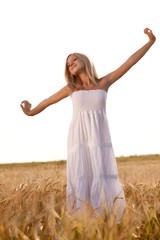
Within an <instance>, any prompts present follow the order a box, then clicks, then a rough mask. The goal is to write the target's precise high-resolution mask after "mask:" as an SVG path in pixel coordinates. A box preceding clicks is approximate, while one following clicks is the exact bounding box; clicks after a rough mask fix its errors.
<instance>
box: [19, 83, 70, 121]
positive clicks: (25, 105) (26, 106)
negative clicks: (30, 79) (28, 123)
mask: <svg viewBox="0 0 160 240" xmlns="http://www.w3.org/2000/svg"><path fill="white" fill-rule="evenodd" d="M69 95H70V89H69V87H68V86H65V87H64V88H62V89H61V90H60V91H58V92H57V93H55V94H53V95H52V96H50V97H49V98H47V99H45V100H43V101H42V102H41V103H39V104H38V105H37V106H36V107H35V108H33V109H31V107H32V105H31V104H30V103H29V102H28V101H26V100H25V101H22V102H21V105H20V106H21V108H22V110H23V112H24V113H25V114H26V115H27V116H34V115H36V114H38V113H40V112H42V111H43V110H44V109H45V108H47V107H48V106H50V105H52V104H54V103H57V102H59V101H60V100H62V99H63V98H66V97H68V96H69Z"/></svg>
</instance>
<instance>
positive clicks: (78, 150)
mask: <svg viewBox="0 0 160 240" xmlns="http://www.w3.org/2000/svg"><path fill="white" fill-rule="evenodd" d="M144 33H145V34H147V35H148V37H149V41H148V43H146V44H145V45H144V46H143V47H142V48H141V49H139V50H138V51H137V52H135V53H134V54H133V55H132V56H131V57H129V59H128V60H127V61H126V62H125V63H123V64H122V65H121V66H120V67H119V68H118V69H116V70H115V71H113V72H111V73H109V74H108V75H106V76H104V77H102V78H98V75H97V73H96V70H95V68H94V66H93V64H92V63H91V62H90V61H89V59H88V58H87V57H86V56H85V55H83V54H79V53H74V54H71V55H69V56H68V57H67V59H66V66H65V77H66V80H67V85H66V86H65V87H64V88H62V89H61V90H60V91H58V92H57V93H55V94H53V95H52V96H50V97H49V98H47V99H45V100H44V101H42V102H41V103H40V104H39V105H37V106H36V107H35V108H33V109H31V104H30V103H29V102H28V101H22V103H21V108H22V110H23V112H24V113H25V114H26V115H28V116H34V115H36V114H38V113H40V112H42V111H43V110H44V109H45V108H47V107H48V106H50V105H52V104H54V103H56V102H59V101H60V100H62V99H63V98H66V97H68V96H70V97H71V99H72V102H73V116H72V121H71V124H70V128H69V134H68V144H67V149H68V153H67V209H68V210H71V211H72V212H75V211H77V210H81V209H83V207H87V208H89V207H91V208H93V209H94V210H95V212H96V213H102V212H103V207H106V208H107V210H108V212H113V210H114V211H115V212H116V215H117V216H118V218H121V216H122V214H123V211H124V209H125V205H126V202H125V196H124V192H123V188H122V186H121V184H120V182H119V179H118V174H117V165H116V160H115V156H114V152H113V147H112V143H111V138H110V132H109V127H108V122H107V117H106V112H105V111H106V105H105V104H106V96H107V91H108V89H109V87H110V86H111V85H112V84H113V83H114V82H115V81H117V80H118V79H119V78H121V77H122V76H123V75H124V74H125V73H126V72H127V71H128V70H129V69H130V68H131V67H132V66H133V65H134V64H136V63H137V62H138V61H139V60H140V59H141V58H142V57H143V56H144V55H145V53H146V52H147V51H148V50H149V48H150V47H151V46H152V45H153V43H154V42H155V40H156V38H155V36H154V35H153V33H152V31H151V30H150V29H148V28H145V30H144Z"/></svg>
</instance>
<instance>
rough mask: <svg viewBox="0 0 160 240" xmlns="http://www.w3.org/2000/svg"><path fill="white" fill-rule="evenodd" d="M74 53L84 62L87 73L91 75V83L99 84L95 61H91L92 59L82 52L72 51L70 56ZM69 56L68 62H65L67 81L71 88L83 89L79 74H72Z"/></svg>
mask: <svg viewBox="0 0 160 240" xmlns="http://www.w3.org/2000/svg"><path fill="white" fill-rule="evenodd" d="M73 54H74V55H75V56H76V57H77V58H79V59H80V60H81V61H82V62H83V63H84V65H85V70H86V74H87V75H88V77H89V81H90V83H93V84H95V85H97V82H98V75H97V72H96V69H95V67H94V65H93V63H92V62H91V61H90V59H89V58H88V57H87V56H86V55H84V54H82V53H72V54H70V55H69V56H71V55H73ZM69 56H68V57H69ZM68 57H67V59H66V64H65V78H66V82H67V84H68V86H69V87H70V88H71V89H76V90H80V89H83V85H82V81H81V80H80V78H79V77H78V76H74V75H72V74H71V73H70V71H69V67H68V64H67V60H68Z"/></svg>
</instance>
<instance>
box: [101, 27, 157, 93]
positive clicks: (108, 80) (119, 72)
mask: <svg viewBox="0 0 160 240" xmlns="http://www.w3.org/2000/svg"><path fill="white" fill-rule="evenodd" d="M144 33H145V34H147V35H148V37H149V42H148V43H146V44H145V45H144V46H143V47H142V48H140V49H139V50H138V51H136V52H135V53H134V54H132V55H131V56H130V57H129V58H128V60H127V61H126V62H125V63H123V64H122V65H121V66H120V67H119V68H117V69H116V70H115V71H113V72H111V73H109V74H108V75H106V76H104V77H103V78H101V79H100V80H101V82H102V84H103V85H105V88H106V89H107V88H108V87H109V86H110V85H111V84H113V83H114V82H115V81H117V80H118V79H119V78H121V77H122V76H123V75H124V74H125V73H126V72H127V71H128V70H129V69H130V68H131V67H132V66H133V65H135V64H136V63H137V62H138V61H139V60H140V59H141V58H142V57H143V56H144V55H145V54H146V52H147V51H148V50H149V49H150V47H151V46H152V45H153V43H154V42H155V40H156V37H155V36H154V35H153V33H152V31H151V30H150V29H149V28H145V29H144Z"/></svg>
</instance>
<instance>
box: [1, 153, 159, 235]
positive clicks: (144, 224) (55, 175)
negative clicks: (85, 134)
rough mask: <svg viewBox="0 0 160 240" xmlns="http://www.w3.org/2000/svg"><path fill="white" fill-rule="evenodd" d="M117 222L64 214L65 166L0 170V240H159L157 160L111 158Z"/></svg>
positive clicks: (28, 165)
mask: <svg viewBox="0 0 160 240" xmlns="http://www.w3.org/2000/svg"><path fill="white" fill-rule="evenodd" d="M117 164H118V172H119V178H120V182H121V183H122V185H123V188H124V191H125V196H126V201H127V207H126V211H125V213H124V215H123V217H122V219H121V221H120V222H118V223H117V222H115V219H114V216H112V215H111V216H108V215H107V211H104V214H103V215H101V216H96V217H93V216H91V215H90V213H89V212H84V214H83V215H81V216H79V217H77V216H75V215H71V214H69V213H67V212H66V209H65V204H66V180H67V177H66V161H60V162H46V163H23V164H1V165H0V176H1V177H0V240H2V239H5V240H7V239H16V240H17V239H24V240H29V239H34V240H42V239H43V240H45V239H46V240H51V239H54V240H57V239H58V240H72V239H75V240H92V239H93V240H103V239H104V240H122V239H126V240H130V239H131V240H134V239H140V240H151V239H155V240H160V155H147V156H131V157H121V158H117Z"/></svg>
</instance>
